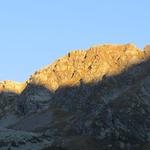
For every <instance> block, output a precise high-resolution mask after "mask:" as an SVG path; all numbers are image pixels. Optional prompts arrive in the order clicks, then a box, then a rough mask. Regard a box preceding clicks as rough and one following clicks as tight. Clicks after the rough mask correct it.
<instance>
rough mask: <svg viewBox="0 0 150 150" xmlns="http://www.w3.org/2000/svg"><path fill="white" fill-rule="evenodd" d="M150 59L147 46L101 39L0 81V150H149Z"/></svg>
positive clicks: (149, 49) (149, 51)
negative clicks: (25, 75) (26, 74)
mask: <svg viewBox="0 0 150 150" xmlns="http://www.w3.org/2000/svg"><path fill="white" fill-rule="evenodd" d="M149 59H150V46H149V45H148V46H146V47H145V48H144V50H140V49H139V48H137V47H136V46H135V45H133V44H125V45H117V44H116V45H109V44H106V45H100V46H99V45H98V46H93V47H91V48H89V49H88V50H77V51H71V52H69V53H68V54H67V55H66V56H64V57H62V58H60V59H58V60H56V61H55V62H54V63H52V64H51V65H48V66H46V67H44V68H42V69H40V70H38V71H36V72H35V73H34V74H33V75H31V77H30V78H29V79H27V80H26V81H25V82H24V83H17V82H12V81H4V82H1V83H0V104H1V105H0V118H1V119H0V128H1V129H0V130H1V131H0V137H1V138H0V148H1V149H14V150H15V149H19V150H20V149H35V150H36V149H39V150H40V149H41V150H44V149H45V150H48V149H49V150H53V149H54V150H56V149H58V150H61V149H62V150H63V149H64V150H80V149H82V150H106V149H107V150H138V149H139V150H148V149H150V117H149V116H150V71H149V70H150V60H149ZM15 137H17V138H15Z"/></svg>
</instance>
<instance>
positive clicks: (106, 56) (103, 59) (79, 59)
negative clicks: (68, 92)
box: [20, 44, 147, 112]
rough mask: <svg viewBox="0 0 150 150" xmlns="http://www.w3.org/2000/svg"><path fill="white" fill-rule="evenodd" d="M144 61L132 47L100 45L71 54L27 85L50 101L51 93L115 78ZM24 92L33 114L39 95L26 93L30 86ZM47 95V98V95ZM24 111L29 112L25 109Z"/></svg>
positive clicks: (138, 51)
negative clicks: (62, 88) (40, 92)
mask: <svg viewBox="0 0 150 150" xmlns="http://www.w3.org/2000/svg"><path fill="white" fill-rule="evenodd" d="M146 54H147V52H146ZM145 57H147V55H145V53H144V52H142V51H141V50H139V49H138V48H136V47H135V46H134V45H133V44H127V45H102V46H94V47H91V48H90V49H88V50H87V51H85V50H79V51H72V52H70V53H68V55H66V56H64V57H62V58H60V59H58V60H57V61H55V62H54V63H53V64H52V65H49V66H47V67H45V68H43V69H41V70H39V71H37V72H35V73H34V74H33V75H32V76H31V77H30V79H29V80H28V84H30V85H37V86H38V87H39V86H42V87H44V88H45V89H48V90H49V91H50V92H51V96H50V97H49V98H48V97H47V98H46V101H47V100H50V99H51V97H52V95H53V94H52V93H55V91H56V90H57V89H59V88H61V87H64V86H68V87H72V86H77V85H80V84H81V82H82V83H85V84H88V83H93V82H98V81H100V80H102V79H103V78H104V77H106V76H113V75H117V74H119V73H121V72H122V71H124V70H126V69H128V68H129V67H131V66H132V65H134V64H138V63H140V62H142V61H143V60H144V59H145ZM34 87H36V86H34ZM27 89H28V90H26V91H25V92H23V94H24V95H30V96H27V97H29V98H26V99H25V101H26V102H27V103H28V104H30V105H31V107H30V110H32V111H33V110H34V109H32V108H33V107H34V108H35V104H34V97H35V95H36V94H37V93H39V92H36V94H29V93H31V92H29V91H36V90H34V88H33V86H30V87H28V88H27ZM31 89H32V90H31ZM26 93H27V94H26ZM46 95H48V94H47V93H46ZM23 97H24V96H23ZM20 99H22V97H21V98H20ZM37 99H38V98H36V100H37ZM39 99H40V98H39ZM25 101H24V102H25ZM26 102H25V103H26ZM25 103H24V104H25ZM28 106H29V105H28ZM25 109H27V110H28V111H29V109H28V108H25ZM23 110H24V109H23ZM29 112H30V111H29Z"/></svg>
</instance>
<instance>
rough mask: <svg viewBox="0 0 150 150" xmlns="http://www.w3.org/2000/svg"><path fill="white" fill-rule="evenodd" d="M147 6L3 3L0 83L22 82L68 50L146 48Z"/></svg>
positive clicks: (131, 2) (133, 1) (149, 39)
mask: <svg viewBox="0 0 150 150" xmlns="http://www.w3.org/2000/svg"><path fill="white" fill-rule="evenodd" d="M149 7H150V1H149V0H124V1H123V0H122V1H121V0H1V1H0V70H1V72H0V80H4V79H10V80H16V81H21V82H22V81H24V80H26V79H27V78H29V76H30V75H31V74H32V73H33V72H34V71H36V70H37V69H40V68H42V67H43V66H45V65H48V64H50V63H52V62H53V61H54V60H55V59H57V58H58V57H60V56H62V55H64V54H66V53H67V52H68V51H70V50H75V49H85V48H88V47H90V46H92V45H95V44H103V43H130V42H131V43H135V44H136V45H137V46H138V47H140V48H143V47H144V45H145V44H148V43H150V9H149Z"/></svg>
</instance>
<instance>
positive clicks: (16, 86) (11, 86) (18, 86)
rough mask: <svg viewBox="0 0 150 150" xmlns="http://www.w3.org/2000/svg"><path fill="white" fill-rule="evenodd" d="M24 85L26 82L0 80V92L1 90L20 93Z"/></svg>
mask: <svg viewBox="0 0 150 150" xmlns="http://www.w3.org/2000/svg"><path fill="white" fill-rule="evenodd" d="M25 86H26V83H19V82H14V81H10V80H6V81H2V82H0V93H2V92H11V93H16V94H19V93H21V92H22V91H23V90H24V88H25Z"/></svg>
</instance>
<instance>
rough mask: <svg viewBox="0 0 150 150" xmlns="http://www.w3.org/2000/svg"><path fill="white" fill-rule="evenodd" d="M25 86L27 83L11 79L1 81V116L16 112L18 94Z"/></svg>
mask: <svg viewBox="0 0 150 150" xmlns="http://www.w3.org/2000/svg"><path fill="white" fill-rule="evenodd" d="M25 86H26V84H25V83H19V82H14V81H10V80H7V81H2V82H0V116H4V115H6V114H8V113H12V112H14V110H15V108H16V101H17V98H18V94H20V93H21V92H22V91H23V90H24V88H25Z"/></svg>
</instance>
